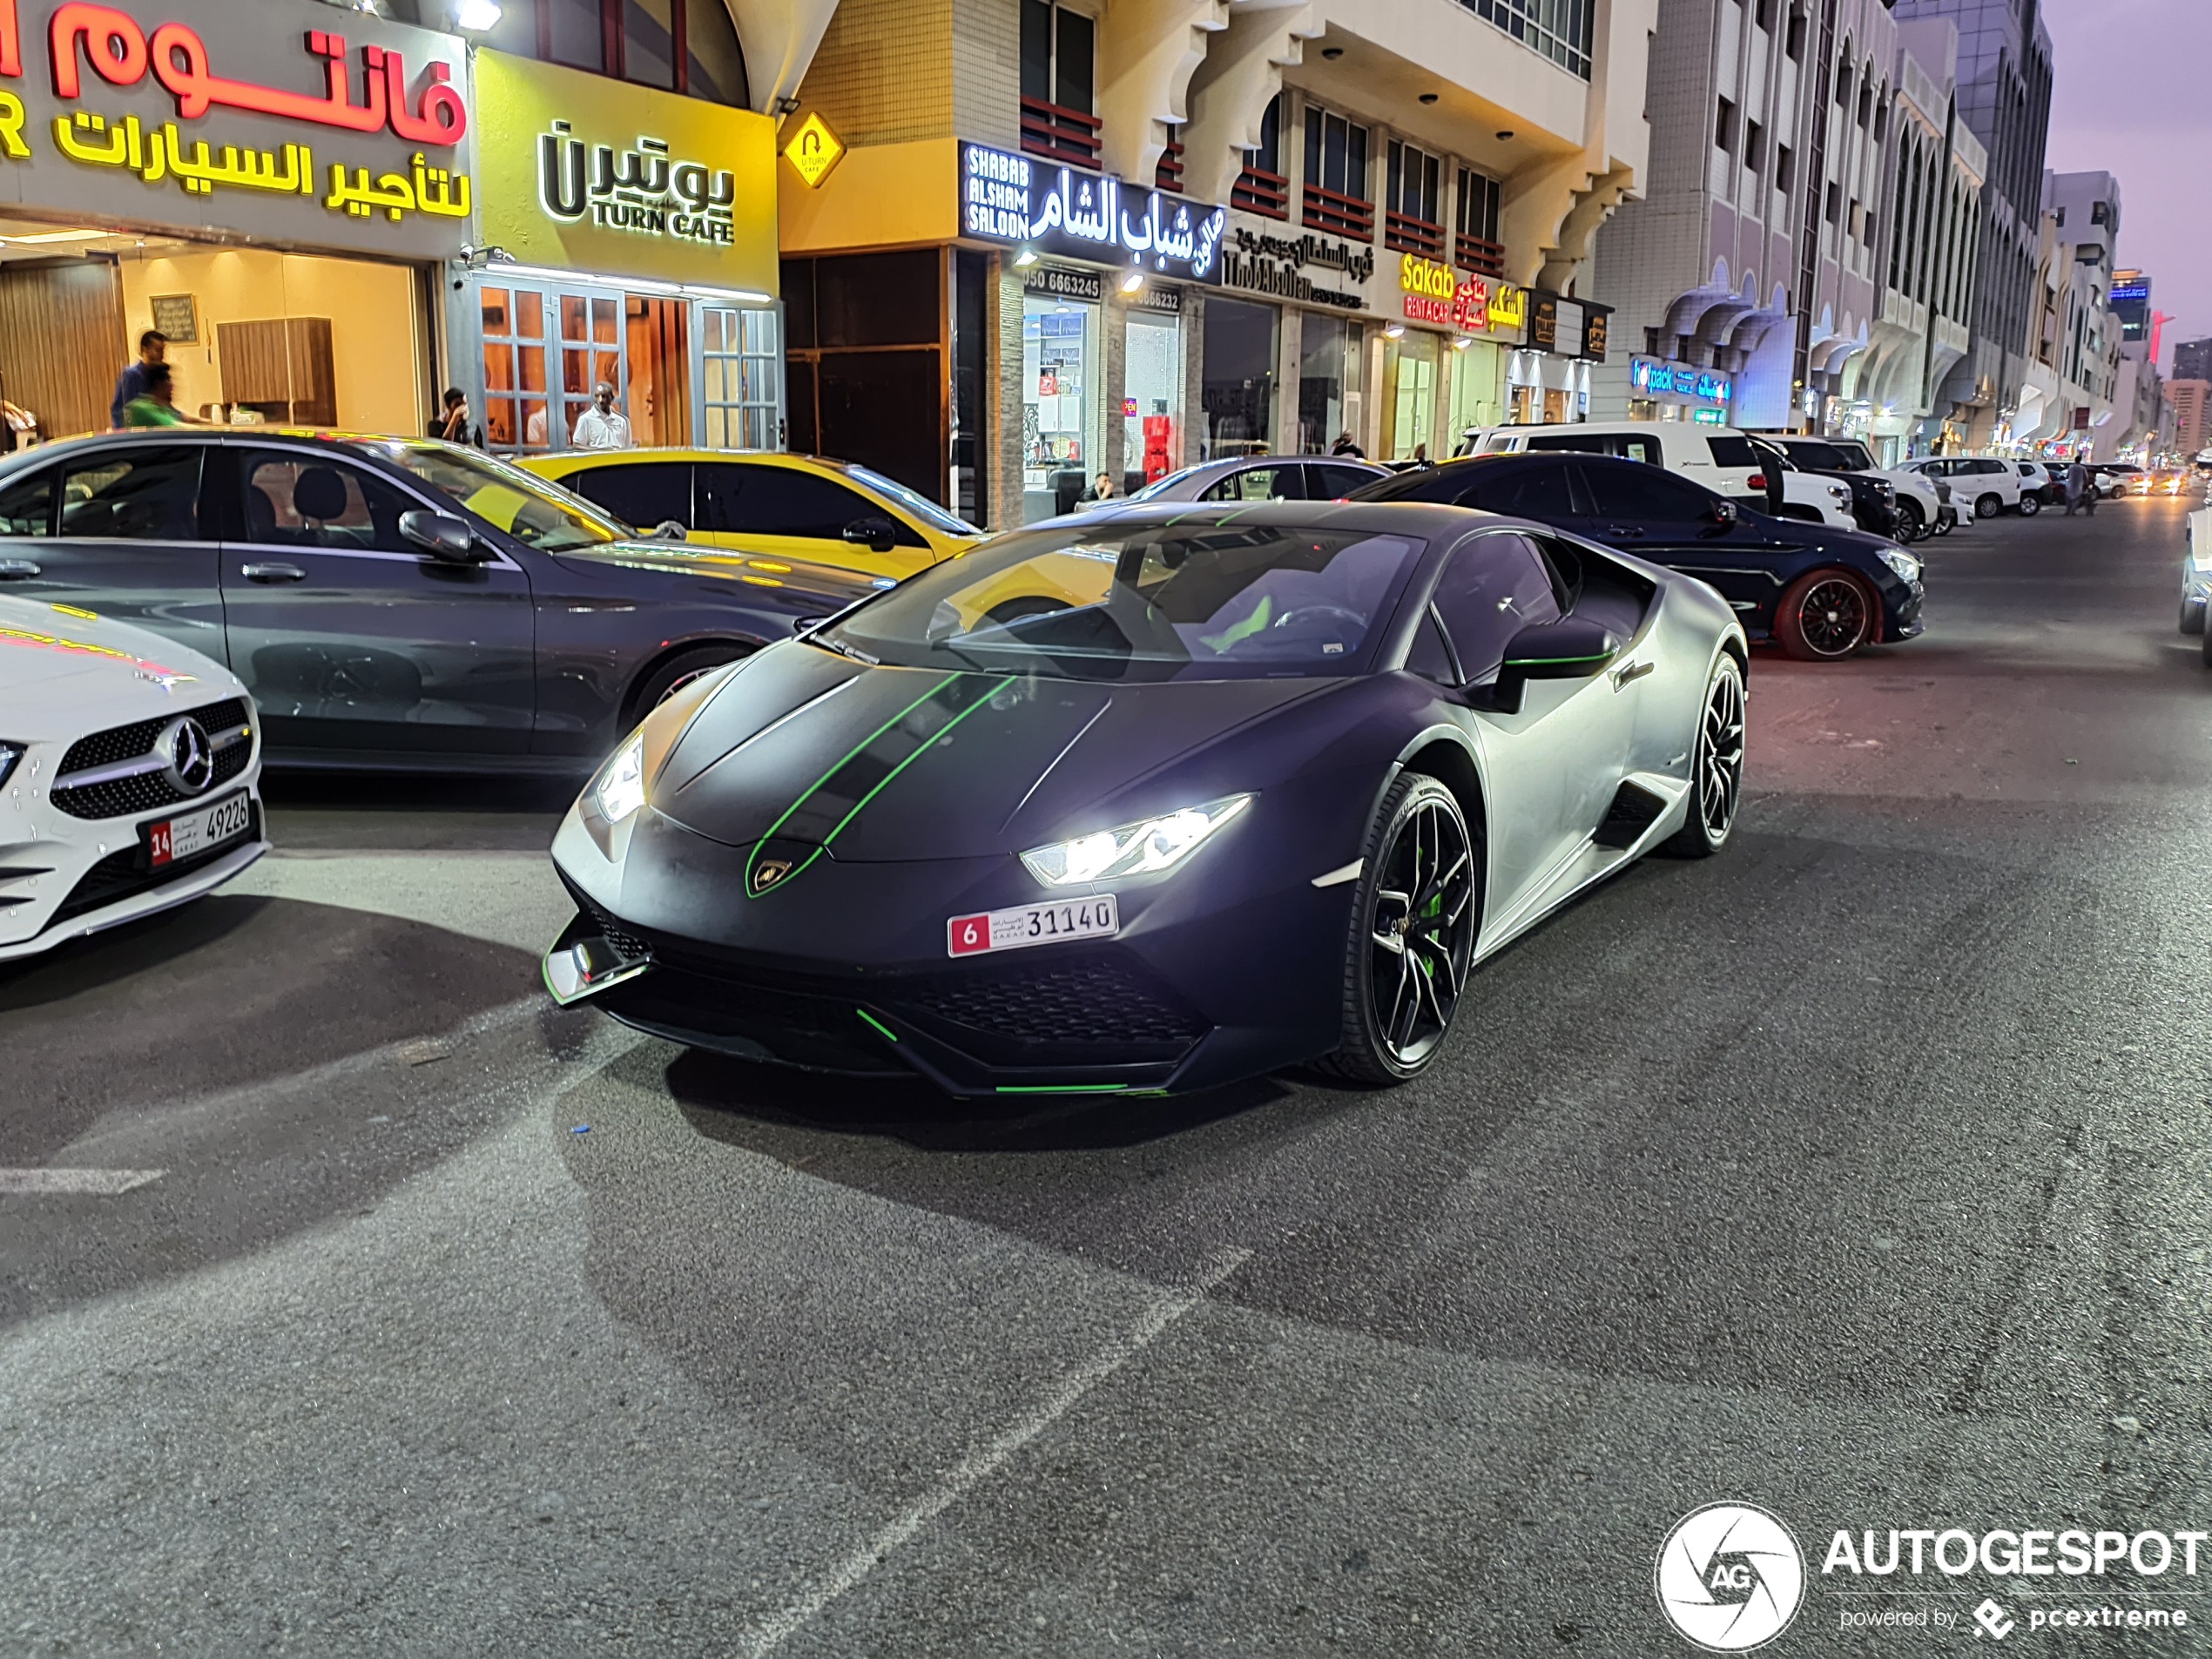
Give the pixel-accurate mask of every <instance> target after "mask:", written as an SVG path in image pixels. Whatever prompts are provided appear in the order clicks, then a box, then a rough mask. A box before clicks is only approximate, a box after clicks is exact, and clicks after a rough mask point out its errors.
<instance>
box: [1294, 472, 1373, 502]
mask: <svg viewBox="0 0 2212 1659" xmlns="http://www.w3.org/2000/svg"><path fill="white" fill-rule="evenodd" d="M1305 475H1306V482H1307V486H1308V489H1309V490H1310V491H1311V493H1312V496H1313V499H1314V500H1316V501H1334V500H1336V499H1337V498H1338V497H1339V496H1349V495H1350V494H1351V493H1352V491H1353V490H1355V489H1360V488H1362V487H1363V486H1365V485H1367V484H1372V482H1375V475H1373V474H1372V473H1369V472H1362V471H1360V470H1359V468H1357V467H1332V466H1330V465H1328V464H1327V463H1325V462H1312V463H1310V464H1309V465H1308V466H1307V467H1306V469H1305Z"/></svg>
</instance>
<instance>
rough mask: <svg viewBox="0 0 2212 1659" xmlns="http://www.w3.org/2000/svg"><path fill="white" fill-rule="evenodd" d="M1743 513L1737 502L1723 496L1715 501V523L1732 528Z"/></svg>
mask: <svg viewBox="0 0 2212 1659" xmlns="http://www.w3.org/2000/svg"><path fill="white" fill-rule="evenodd" d="M1742 517H1743V512H1742V510H1741V509H1738V508H1737V505H1736V503H1735V502H1732V501H1730V500H1729V499H1728V497H1727V496H1722V497H1720V498H1719V499H1718V500H1716V502H1714V503H1713V523H1716V524H1718V525H1720V526H1721V527H1722V528H1723V529H1732V528H1734V526H1735V525H1736V523H1737V522H1738V521H1739V520H1740V519H1742Z"/></svg>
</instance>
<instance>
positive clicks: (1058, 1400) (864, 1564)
mask: <svg viewBox="0 0 2212 1659" xmlns="http://www.w3.org/2000/svg"><path fill="white" fill-rule="evenodd" d="M1249 1260H1251V1251H1249V1250H1224V1251H1219V1252H1217V1254H1216V1255H1215V1256H1214V1258H1213V1259H1212V1260H1211V1262H1210V1263H1209V1264H1207V1266H1206V1269H1205V1271H1204V1272H1203V1273H1201V1274H1200V1275H1199V1276H1198V1278H1197V1279H1196V1280H1194V1281H1193V1282H1192V1283H1190V1285H1184V1286H1182V1287H1179V1288H1177V1289H1176V1290H1173V1291H1167V1292H1165V1293H1164V1294H1163V1295H1162V1296H1161V1297H1160V1298H1159V1299H1158V1300H1157V1301H1155V1302H1154V1303H1153V1304H1152V1305H1151V1306H1150V1308H1148V1309H1146V1310H1145V1312H1144V1317H1143V1318H1141V1319H1139V1320H1138V1321H1137V1322H1136V1326H1135V1327H1134V1328H1133V1329H1132V1330H1130V1332H1129V1333H1128V1334H1127V1335H1126V1336H1124V1337H1123V1338H1122V1339H1120V1340H1119V1341H1117V1342H1116V1343H1114V1344H1112V1345H1110V1346H1109V1347H1108V1348H1106V1349H1105V1350H1104V1352H1101V1353H1099V1354H1098V1355H1096V1357H1095V1358H1093V1359H1091V1360H1090V1361H1089V1363H1088V1364H1086V1365H1083V1366H1081V1367H1079V1368H1078V1369H1076V1371H1074V1372H1069V1375H1068V1376H1067V1377H1066V1378H1064V1379H1062V1381H1061V1384H1060V1386H1058V1387H1057V1388H1055V1389H1054V1390H1053V1391H1052V1392H1051V1393H1049V1394H1047V1395H1046V1396H1045V1397H1044V1399H1042V1400H1041V1401H1040V1402H1038V1404H1037V1405H1036V1406H1035V1407H1033V1408H1032V1409H1031V1410H1029V1411H1028V1412H1027V1413H1024V1414H1023V1415H1022V1416H1021V1417H1019V1418H1017V1419H1016V1420H1015V1421H1014V1422H1013V1423H1012V1424H1011V1425H1010V1426H1008V1427H1007V1429H1006V1430H1005V1431H1004V1432H1003V1433H1001V1434H999V1435H998V1436H997V1437H996V1438H995V1439H994V1440H992V1441H991V1443H990V1444H989V1445H988V1446H986V1447H983V1449H982V1450H981V1451H980V1452H975V1453H971V1454H970V1455H968V1457H965V1458H962V1459H961V1460H960V1462H959V1463H957V1464H955V1465H954V1467H953V1468H952V1470H951V1472H950V1473H949V1474H947V1475H946V1476H945V1477H944V1479H942V1480H940V1481H938V1483H937V1484H936V1485H935V1486H934V1487H931V1488H930V1489H929V1490H928V1491H927V1492H926V1493H924V1494H922V1495H921V1497H920V1498H918V1499H916V1500H915V1501H914V1503H913V1504H911V1505H909V1506H908V1507H907V1508H906V1509H905V1510H904V1511H903V1512H901V1513H900V1514H899V1515H898V1516H897V1518H896V1519H894V1520H893V1521H891V1522H890V1523H889V1524H888V1525H887V1526H886V1527H884V1528H883V1529H882V1530H881V1531H880V1532H878V1533H877V1534H875V1535H874V1536H873V1538H870V1539H869V1540H868V1541H867V1542H866V1543H865V1544H863V1545H861V1546H860V1548H858V1549H856V1550H854V1551H853V1553H852V1554H850V1555H847V1556H846V1558H845V1559H844V1561H840V1563H839V1564H838V1566H837V1568H836V1569H835V1570H834V1571H833V1572H832V1573H831V1574H830V1575H828V1576H827V1577H826V1578H824V1579H823V1580H822V1581H820V1582H819V1583H818V1584H816V1585H815V1586H814V1588H813V1589H811V1590H809V1591H807V1592H806V1595H802V1596H800V1597H799V1599H798V1600H797V1601H795V1602H792V1603H791V1604H790V1605H789V1606H788V1607H786V1608H784V1609H783V1610H782V1611H781V1612H779V1613H778V1614H777V1615H775V1616H774V1617H773V1618H772V1619H770V1620H769V1621H768V1622H766V1623H765V1624H764V1625H762V1626H761V1627H760V1628H759V1629H758V1630H756V1631H754V1632H753V1634H752V1638H751V1642H750V1643H749V1645H748V1646H747V1648H746V1651H747V1652H748V1653H750V1654H752V1656H753V1659H761V1656H763V1655H765V1654H769V1653H772V1652H773V1651H775V1649H777V1648H779V1647H780V1646H782V1645H783V1643H784V1642H786V1641H787V1640H789V1639H790V1637H791V1636H792V1635H793V1634H794V1633H795V1632H796V1631H798V1630H799V1629H800V1627H801V1626H803V1625H805V1624H806V1622H808V1621H809V1620H811V1619H813V1617H814V1615H816V1614H818V1613H819V1612H820V1611H821V1610H822V1609H823V1608H826V1607H827V1606H828V1605H829V1604H830V1603H831V1602H834V1601H835V1600H837V1598H838V1597H839V1596H840V1595H844V1594H845V1593H846V1591H847V1590H849V1589H851V1588H853V1586H854V1585H856V1584H858V1583H859V1582H860V1581H861V1580H862V1579H864V1578H866V1577H867V1575H869V1574H870V1573H871V1572H873V1570H874V1569H875V1568H876V1567H877V1566H878V1565H879V1564H880V1563H881V1562H882V1561H883V1560H884V1559H885V1558H886V1557H887V1556H888V1555H889V1554H891V1552H892V1551H893V1550H894V1549H897V1548H900V1546H901V1545H903V1544H905V1543H907V1541H909V1540H911V1539H912V1538H913V1537H914V1534H916V1533H918V1532H920V1531H921V1529H922V1528H923V1527H926V1526H927V1525H928V1524H929V1523H930V1522H931V1521H934V1520H935V1519H936V1518H937V1517H938V1516H939V1515H941V1514H943V1513H944V1512H945V1511H946V1510H947V1509H948V1508H950V1507H952V1506H953V1505H954V1504H955V1503H957V1502H958V1501H960V1500H961V1498H962V1497H964V1496H965V1495H967V1494H968V1490H969V1488H970V1487H974V1485H975V1484H976V1483H977V1482H978V1481H980V1480H983V1479H984V1478H985V1477H986V1476H988V1475H989V1474H993V1473H995V1471H996V1470H997V1469H998V1468H999V1467H1000V1466H1001V1465H1002V1464H1003V1463H1005V1462H1006V1460H1008V1458H1010V1457H1012V1456H1013V1455H1014V1454H1015V1453H1016V1452H1018V1451H1020V1450H1021V1449H1022V1447H1025V1446H1027V1445H1028V1443H1029V1442H1030V1441H1031V1440H1035V1439H1036V1437H1037V1436H1038V1435H1040V1434H1042V1433H1044V1431H1045V1430H1046V1429H1048V1428H1049V1427H1051V1426H1052V1425H1053V1424H1054V1423H1055V1421H1057V1420H1059V1419H1060V1418H1061V1417H1062V1416H1063V1415H1065V1414H1066V1413H1067V1412H1068V1410H1069V1407H1071V1406H1074V1405H1075V1404H1076V1401H1078V1400H1080V1399H1082V1397H1083V1396H1084V1395H1085V1394H1087V1393H1089V1392H1090V1391H1091V1390H1092V1389H1093V1388H1095V1387H1096V1386H1098V1385H1099V1384H1100V1383H1102V1382H1103V1381H1105V1380H1106V1379H1107V1378H1109V1377H1110V1376H1112V1375H1113V1374H1114V1373H1115V1372H1116V1371H1119V1370H1120V1369H1121V1368H1122V1367H1123V1366H1125V1365H1127V1364H1128V1363H1129V1362H1130V1360H1131V1359H1135V1358H1136V1356H1137V1355H1138V1354H1139V1353H1141V1352H1143V1351H1144V1350H1145V1349H1146V1348H1147V1347H1149V1346H1150V1345H1151V1344H1152V1342H1153V1341H1154V1340H1155V1339H1157V1337H1158V1336H1159V1334H1160V1333H1161V1332H1163V1331H1164V1330H1166V1329H1167V1328H1168V1327H1169V1326H1170V1325H1173V1324H1174V1323H1175V1322H1176V1321H1177V1319H1179V1318H1182V1317H1183V1316H1184V1314H1186V1313H1188V1312H1190V1310H1191V1309H1193V1308H1195V1307H1197V1305H1198V1304H1199V1303H1201V1302H1203V1301H1204V1300H1205V1299H1206V1297H1207V1295H1208V1293H1209V1292H1211V1291H1213V1290H1214V1289H1215V1288H1216V1287H1217V1285H1220V1284H1221V1282H1222V1281H1223V1280H1224V1279H1225V1278H1228V1277H1229V1276H1230V1275H1231V1273H1233V1272H1235V1271H1237V1270H1238V1268H1239V1267H1242V1266H1243V1265H1244V1264H1245V1263H1246V1262H1247V1261H1249Z"/></svg>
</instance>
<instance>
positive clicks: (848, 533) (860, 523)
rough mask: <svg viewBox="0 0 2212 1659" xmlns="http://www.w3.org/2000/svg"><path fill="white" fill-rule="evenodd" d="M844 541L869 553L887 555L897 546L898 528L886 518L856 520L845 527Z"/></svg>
mask: <svg viewBox="0 0 2212 1659" xmlns="http://www.w3.org/2000/svg"><path fill="white" fill-rule="evenodd" d="M844 534H845V539H846V541H848V542H852V543H856V544H858V545H860V546H861V547H865V548H867V550H869V551H870V552H871V553H888V552H889V551H890V550H892V549H893V548H894V547H896V546H898V545H899V527H898V526H897V525H896V524H894V523H892V522H891V521H890V520H889V519H887V518H856V519H854V520H853V522H852V523H850V524H847V525H846V527H845V532H844Z"/></svg>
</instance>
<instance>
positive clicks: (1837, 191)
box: [1826, 179, 1844, 225]
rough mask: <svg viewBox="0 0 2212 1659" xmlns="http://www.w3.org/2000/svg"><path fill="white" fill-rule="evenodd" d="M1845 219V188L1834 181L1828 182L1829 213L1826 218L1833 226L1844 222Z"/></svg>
mask: <svg viewBox="0 0 2212 1659" xmlns="http://www.w3.org/2000/svg"><path fill="white" fill-rule="evenodd" d="M1843 217H1844V187H1843V186H1842V185H1839V184H1838V183H1837V182H1836V181H1835V180H1834V179H1830V180H1829V181H1828V211H1827V213H1826V218H1827V220H1828V222H1829V223H1830V224H1831V225H1836V224H1840V223H1841V222H1842V220H1843Z"/></svg>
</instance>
